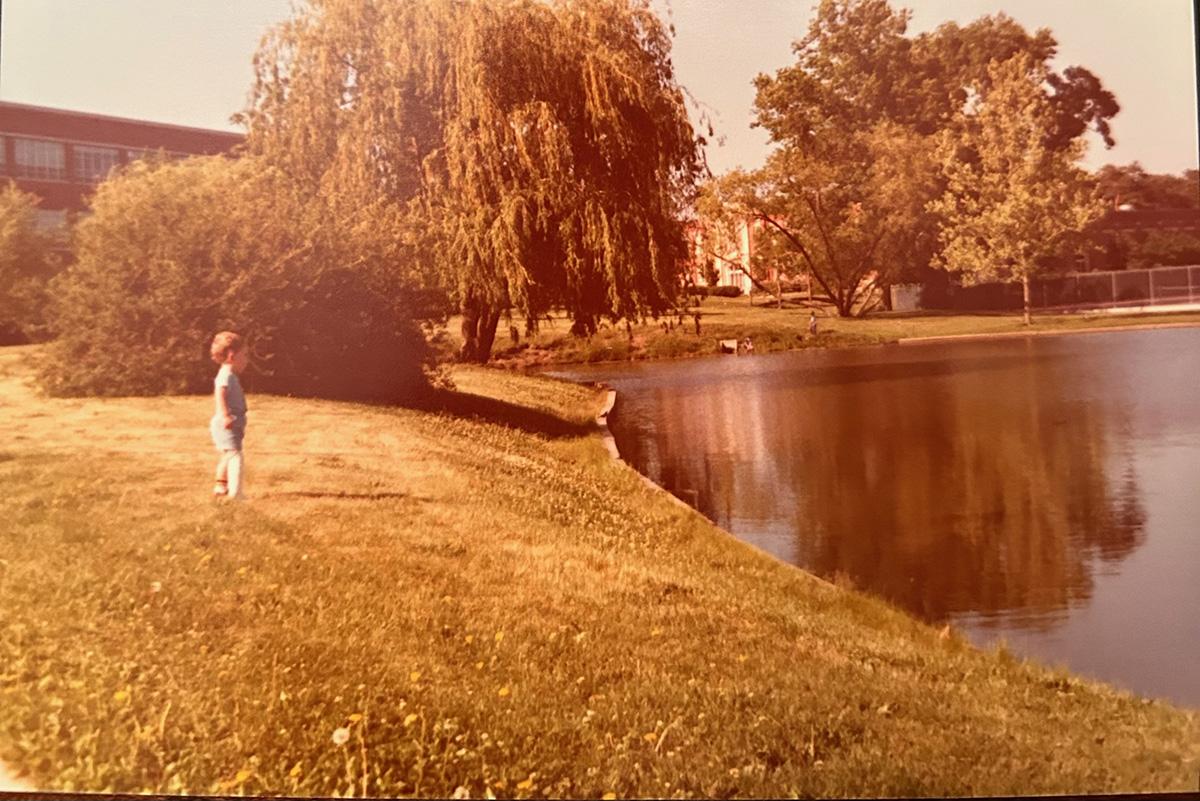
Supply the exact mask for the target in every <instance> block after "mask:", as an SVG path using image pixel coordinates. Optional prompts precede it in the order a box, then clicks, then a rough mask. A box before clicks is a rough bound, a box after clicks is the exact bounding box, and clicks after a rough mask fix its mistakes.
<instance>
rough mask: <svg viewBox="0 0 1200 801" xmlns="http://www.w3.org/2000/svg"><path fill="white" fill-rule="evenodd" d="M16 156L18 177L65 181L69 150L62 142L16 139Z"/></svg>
mask: <svg viewBox="0 0 1200 801" xmlns="http://www.w3.org/2000/svg"><path fill="white" fill-rule="evenodd" d="M14 144H15V145H16V147H15V148H14V150H15V151H16V152H15V153H14V156H15V157H16V168H17V169H16V174H17V177H18V178H37V179H41V180H49V181H65V180H66V178H67V151H66V148H65V147H64V146H63V144H62V143H61V142H43V141H40V140H37V139H16V140H14Z"/></svg>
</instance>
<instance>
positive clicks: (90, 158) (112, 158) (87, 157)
mask: <svg viewBox="0 0 1200 801" xmlns="http://www.w3.org/2000/svg"><path fill="white" fill-rule="evenodd" d="M73 150H74V153H75V177H76V178H78V179H79V180H80V181H91V182H93V183H95V182H98V181H103V180H104V179H105V177H107V176H108V173H109V171H110V170H112V168H113V167H115V166H117V161H118V159H117V149H116V148H115V147H95V146H93V145H75V147H74V148H73Z"/></svg>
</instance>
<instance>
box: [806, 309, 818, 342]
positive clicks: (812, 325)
mask: <svg viewBox="0 0 1200 801" xmlns="http://www.w3.org/2000/svg"><path fill="white" fill-rule="evenodd" d="M808 335H809V336H810V337H815V336H816V335H817V313H816V312H812V311H810V312H809V313H808Z"/></svg>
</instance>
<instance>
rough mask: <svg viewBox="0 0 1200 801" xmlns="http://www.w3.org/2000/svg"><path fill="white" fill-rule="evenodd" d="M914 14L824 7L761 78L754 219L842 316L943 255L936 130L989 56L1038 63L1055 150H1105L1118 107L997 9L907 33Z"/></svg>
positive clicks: (887, 8)
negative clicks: (1084, 146) (1089, 139)
mask: <svg viewBox="0 0 1200 801" xmlns="http://www.w3.org/2000/svg"><path fill="white" fill-rule="evenodd" d="M909 16H910V15H909V12H908V11H905V10H896V9H893V8H892V6H891V5H890V4H889V2H888V0H821V2H820V4H819V5H818V7H817V9H816V13H815V15H814V17H813V20H812V22H811V24H810V26H809V29H808V32H807V33H806V35H805V36H804V37H803V38H801V39H800V40H799V41H797V42H796V43H795V45H794V46H793V50H794V52H795V54H796V61H795V63H794V64H792V65H790V66H788V67H785V68H783V69H781V70H779V71H778V72H776V73H775V75H773V76H767V75H759V76H758V77H757V78H756V79H755V87H756V90H757V94H756V98H755V113H756V125H759V126H761V127H763V128H765V129H766V130H767V131H768V133H769V134H770V137H771V140H772V141H773V142H775V143H777V145H778V147H777V148H776V150H775V151H774V152H773V154H772V155H771V156H770V157H769V159H768V162H767V164H766V165H765V166H764V167H763V168H762V169H761V170H760V171H759V172H758V173H757V174H756V176H755V178H756V180H755V182H754V183H756V184H757V187H756V190H755V192H754V193H753V195H754V196H755V197H754V198H753V201H754V205H755V208H756V211H757V213H759V214H760V215H761V216H762V217H763V219H765V220H769V221H770V224H771V227H772V229H773V230H775V231H776V234H777V236H778V237H779V238H780V240H781V241H782V242H785V243H788V244H789V245H790V246H791V250H792V255H793V258H794V259H795V261H796V262H797V264H798V265H801V266H802V268H803V269H805V270H806V271H809V272H811V274H812V276H813V278H814V280H816V281H817V282H818V283H819V284H820V285H821V286H822V288H823V289H824V290H825V291H826V292H827V293H828V294H829V296H830V298H831V299H832V300H833V302H834V304H835V306H836V307H837V309H838V311H839V313H841V314H843V315H846V314H852V313H856V312H861V311H862V310H863V309H865V308H867V306H868V298H869V297H870V296H871V294H872V293H874V292H875V290H876V288H877V287H886V285H887V284H888V283H890V282H891V281H893V280H895V279H896V278H898V277H900V276H905V275H907V276H919V275H920V274H921V272H922V271H923V270H925V269H927V268H928V266H929V264H930V262H931V260H932V258H933V257H934V256H935V255H936V254H937V250H938V237H937V220H936V219H935V218H934V217H933V216H932V215H930V214H929V213H927V211H926V207H927V204H928V203H929V202H930V201H931V200H933V199H934V198H937V197H939V196H941V194H942V193H943V192H944V189H945V180H944V178H942V177H941V176H940V175H939V172H938V170H937V165H936V159H935V158H934V153H935V151H936V147H937V142H938V141H939V135H940V133H941V132H943V131H946V130H952V129H954V128H955V126H957V125H959V124H961V120H962V115H961V111H962V109H963V108H965V107H966V106H967V105H968V104H969V103H970V102H971V101H972V98H973V97H974V96H975V95H976V93H977V92H979V91H981V90H983V89H986V88H987V85H988V81H989V73H988V65H989V64H990V63H992V62H993V61H996V60H1005V59H1008V58H1009V57H1011V56H1012V55H1014V54H1018V53H1023V54H1026V56H1027V57H1028V58H1030V59H1031V61H1032V62H1034V63H1036V64H1038V65H1040V67H1041V68H1042V77H1043V83H1044V85H1045V90H1046V95H1047V103H1048V105H1049V109H1050V116H1051V124H1050V126H1049V127H1048V129H1047V131H1046V138H1047V142H1046V144H1047V146H1048V147H1049V148H1050V149H1052V150H1064V149H1069V148H1070V147H1071V146H1072V143H1073V142H1075V141H1076V139H1077V138H1078V137H1079V136H1080V134H1082V133H1083V132H1084V131H1085V130H1088V129H1093V130H1095V131H1096V132H1097V133H1098V134H1100V135H1101V136H1103V137H1105V139H1106V141H1109V142H1111V137H1110V136H1109V129H1108V120H1109V118H1111V116H1112V115H1114V114H1116V113H1117V110H1118V107H1117V105H1116V101H1115V99H1113V97H1112V95H1111V94H1110V93H1108V92H1107V91H1106V90H1105V89H1104V87H1103V86H1102V85H1101V84H1100V82H1099V81H1098V80H1097V79H1095V76H1094V75H1092V74H1091V73H1090V72H1088V71H1087V70H1085V69H1083V68H1080V67H1069V68H1068V69H1066V70H1065V71H1064V72H1063V73H1061V74H1059V73H1055V72H1053V71H1052V70H1050V69H1049V68H1048V67H1047V66H1046V64H1047V63H1048V62H1049V60H1050V59H1052V58H1053V57H1054V56H1055V54H1056V48H1057V43H1056V42H1055V40H1054V38H1053V36H1052V35H1051V34H1050V32H1049V31H1048V30H1044V29H1043V30H1039V31H1037V32H1036V33H1034V34H1032V35H1031V34H1029V33H1028V32H1026V31H1025V30H1024V28H1022V27H1021V26H1020V25H1019V24H1017V23H1016V22H1015V21H1013V20H1012V19H1011V18H1009V17H1006V16H1004V15H1002V14H1001V15H997V16H994V17H983V18H981V19H979V20H977V21H975V22H973V23H971V24H970V25H967V26H961V27H960V26H958V25H956V24H946V25H943V26H941V27H939V28H938V29H937V30H936V31H933V32H930V33H926V34H922V35H920V36H916V37H910V36H908V35H907V27H908V21H909ZM868 276H870V277H871V278H868Z"/></svg>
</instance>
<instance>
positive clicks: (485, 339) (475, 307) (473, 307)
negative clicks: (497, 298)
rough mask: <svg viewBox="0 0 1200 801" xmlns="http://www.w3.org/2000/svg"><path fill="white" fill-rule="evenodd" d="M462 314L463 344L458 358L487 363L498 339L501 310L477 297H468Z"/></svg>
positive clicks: (464, 302)
mask: <svg viewBox="0 0 1200 801" xmlns="http://www.w3.org/2000/svg"><path fill="white" fill-rule="evenodd" d="M462 315H463V321H462V338H463V344H462V350H460V351H459V354H458V358H459V359H460V360H461V361H464V362H477V363H478V364H486V363H487V360H488V359H490V358H491V356H492V345H493V344H494V343H495V341H496V326H497V325H498V324H499V322H500V310H499V309H493V308H491V307H490V306H488V305H487V304H485V303H483V302H482V301H480V300H478V299H477V298H474V297H468V298H467V299H466V300H464V301H463V304H462Z"/></svg>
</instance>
